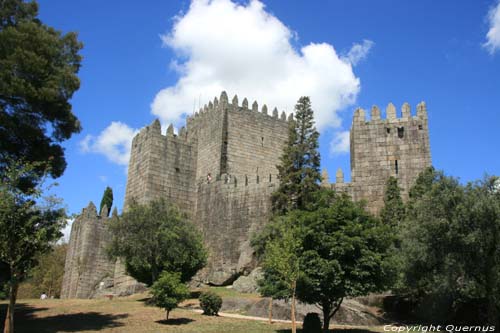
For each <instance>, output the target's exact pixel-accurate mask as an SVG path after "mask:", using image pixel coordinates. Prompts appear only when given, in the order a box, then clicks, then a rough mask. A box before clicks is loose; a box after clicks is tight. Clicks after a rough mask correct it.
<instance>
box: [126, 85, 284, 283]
mask: <svg viewBox="0 0 500 333" xmlns="http://www.w3.org/2000/svg"><path fill="white" fill-rule="evenodd" d="M287 138H288V120H287V119H286V116H285V114H284V113H282V114H281V116H278V111H277V110H276V109H275V110H274V111H273V113H272V114H268V111H267V106H265V105H264V106H263V107H262V109H261V111H260V112H259V110H258V106H257V103H256V102H254V103H253V105H252V108H249V107H248V101H247V100H246V99H244V100H243V102H242V105H241V106H240V105H239V103H238V98H237V97H236V96H235V97H234V98H233V100H232V102H231V103H229V101H228V98H227V95H226V93H225V92H223V93H222V94H221V96H220V98H219V99H217V98H215V99H214V101H213V102H210V103H209V104H208V105H206V106H205V107H204V108H202V109H200V110H199V112H197V113H195V114H194V115H193V116H192V117H188V118H187V121H186V127H182V128H181V129H180V130H179V133H178V134H177V135H175V134H174V131H173V127H172V126H169V128H168V129H167V133H166V135H163V134H162V133H161V128H160V124H159V122H158V121H155V122H153V124H151V125H150V126H147V127H145V128H144V129H142V130H141V131H140V133H139V134H138V135H137V136H136V137H135V138H134V139H133V141H132V150H131V158H130V163H129V170H128V181H127V189H126V196H125V206H127V205H128V204H130V202H131V201H132V200H136V201H138V202H147V201H149V200H152V199H156V198H161V197H162V198H165V199H167V200H169V201H171V202H173V203H175V204H176V205H177V206H179V207H180V208H181V210H183V211H185V212H186V213H187V214H188V216H189V217H190V218H191V219H192V221H193V222H194V223H195V224H196V225H198V227H199V228H200V230H201V232H202V234H203V235H204V240H205V243H206V246H207V249H208V250H209V263H208V266H207V268H206V269H205V270H204V271H203V272H201V273H200V274H199V279H201V280H204V281H208V282H211V283H214V284H223V283H227V281H230V280H231V279H232V277H233V276H236V275H238V274H240V273H241V271H242V270H248V269H250V268H251V266H252V265H254V264H255V263H254V260H253V256H252V253H253V252H252V251H251V248H250V244H249V240H250V238H251V234H252V233H253V232H254V231H255V230H257V229H258V228H260V227H261V226H262V224H263V223H265V221H267V219H268V217H269V212H270V202H269V201H270V195H271V192H272V191H271V190H270V187H269V185H270V184H271V185H273V186H274V184H275V183H276V182H277V174H278V171H277V168H276V165H277V164H279V159H280V157H281V153H282V151H283V147H284V145H285V143H286V140H287ZM209 175H210V177H211V181H210V182H209V181H208V176H209Z"/></svg>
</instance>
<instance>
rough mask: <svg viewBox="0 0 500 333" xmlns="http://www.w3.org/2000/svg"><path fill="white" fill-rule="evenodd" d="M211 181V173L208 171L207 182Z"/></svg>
mask: <svg viewBox="0 0 500 333" xmlns="http://www.w3.org/2000/svg"><path fill="white" fill-rule="evenodd" d="M211 181H212V174H211V173H209V174H208V175H207V183H210V182H211Z"/></svg>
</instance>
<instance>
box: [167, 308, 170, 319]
mask: <svg viewBox="0 0 500 333" xmlns="http://www.w3.org/2000/svg"><path fill="white" fill-rule="evenodd" d="M169 314H170V310H167V320H168V315H169Z"/></svg>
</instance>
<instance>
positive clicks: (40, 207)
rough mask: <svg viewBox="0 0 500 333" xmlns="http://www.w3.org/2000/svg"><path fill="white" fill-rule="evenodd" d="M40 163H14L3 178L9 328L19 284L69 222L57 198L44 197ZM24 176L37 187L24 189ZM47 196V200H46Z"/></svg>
mask: <svg viewBox="0 0 500 333" xmlns="http://www.w3.org/2000/svg"><path fill="white" fill-rule="evenodd" d="M36 169H37V165H34V164H31V163H27V164H23V163H22V162H19V161H16V162H10V163H9V165H8V166H6V167H5V168H4V170H3V172H2V175H1V177H0V230H1V232H0V263H2V264H3V265H2V266H4V268H5V267H6V268H7V269H5V270H3V272H2V273H1V274H0V275H7V280H8V287H9V297H10V301H9V308H8V309H9V311H8V313H9V316H8V318H7V323H6V325H8V329H7V330H6V332H13V330H14V309H15V303H16V296H17V290H18V286H19V283H20V282H21V281H22V280H23V279H25V278H26V276H27V274H28V272H29V271H30V270H31V269H32V268H33V267H34V266H35V265H36V263H37V259H38V256H39V255H40V254H41V253H44V252H47V251H48V250H49V249H50V247H51V244H52V243H53V242H55V241H57V240H58V239H59V238H61V236H62V233H61V231H60V230H61V229H62V228H63V227H64V225H65V221H64V219H63V217H64V216H65V212H64V209H61V208H58V205H59V202H58V201H57V200H55V199H54V198H42V193H43V189H42V188H41V185H42V184H43V179H42V178H41V177H39V176H37V172H36ZM23 179H32V180H34V183H35V184H38V186H37V187H34V188H33V187H32V188H30V189H27V190H26V189H25V190H24V191H22V190H21V189H20V186H19V184H20V182H22V181H23ZM44 199H46V200H44Z"/></svg>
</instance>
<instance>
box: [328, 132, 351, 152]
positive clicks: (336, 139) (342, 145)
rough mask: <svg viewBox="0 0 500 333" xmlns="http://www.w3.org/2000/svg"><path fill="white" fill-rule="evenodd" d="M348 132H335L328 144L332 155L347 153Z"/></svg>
mask: <svg viewBox="0 0 500 333" xmlns="http://www.w3.org/2000/svg"><path fill="white" fill-rule="evenodd" d="M349 147H350V146H349V131H341V132H335V133H334V135H333V140H332V141H331V142H330V153H331V154H332V155H339V154H345V153H348V152H349Z"/></svg>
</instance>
